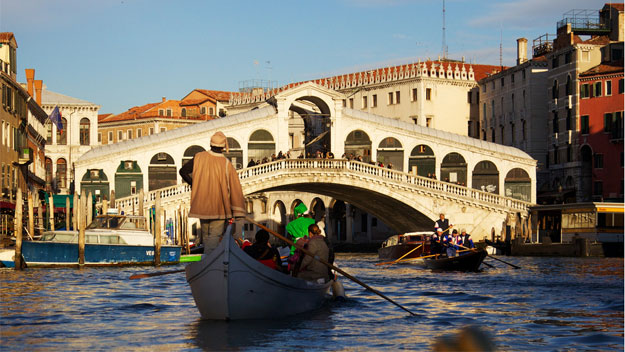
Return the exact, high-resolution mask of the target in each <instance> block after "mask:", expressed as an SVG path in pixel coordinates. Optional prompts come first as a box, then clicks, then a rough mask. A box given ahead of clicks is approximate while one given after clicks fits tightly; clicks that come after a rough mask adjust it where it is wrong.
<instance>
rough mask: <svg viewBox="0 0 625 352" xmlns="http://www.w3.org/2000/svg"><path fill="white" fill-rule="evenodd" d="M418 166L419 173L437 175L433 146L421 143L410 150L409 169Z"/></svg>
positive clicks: (420, 174) (427, 175)
mask: <svg viewBox="0 0 625 352" xmlns="http://www.w3.org/2000/svg"><path fill="white" fill-rule="evenodd" d="M414 167H416V168H417V175H418V176H423V177H431V176H432V175H434V176H436V157H435V156H434V151H433V150H432V148H430V147H429V146H427V145H425V144H420V145H418V146H416V147H414V149H412V152H410V158H408V171H409V172H412V169H413V168H414Z"/></svg>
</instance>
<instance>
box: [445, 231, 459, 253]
mask: <svg viewBox="0 0 625 352" xmlns="http://www.w3.org/2000/svg"><path fill="white" fill-rule="evenodd" d="M446 237H447V241H446V245H447V256H448V257H449V258H451V257H455V256H456V255H457V254H458V253H457V250H458V246H457V245H458V230H454V231H453V232H452V233H451V235H447V236H446Z"/></svg>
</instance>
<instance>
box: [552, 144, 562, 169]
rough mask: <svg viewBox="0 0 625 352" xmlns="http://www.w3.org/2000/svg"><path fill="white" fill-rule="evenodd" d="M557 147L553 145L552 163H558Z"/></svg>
mask: <svg viewBox="0 0 625 352" xmlns="http://www.w3.org/2000/svg"><path fill="white" fill-rule="evenodd" d="M558 153H559V152H558V147H557V146H556V145H554V146H553V163H554V165H555V164H557V163H559V162H560V161H559V160H558V159H559V158H558Z"/></svg>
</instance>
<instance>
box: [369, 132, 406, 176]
mask: <svg viewBox="0 0 625 352" xmlns="http://www.w3.org/2000/svg"><path fill="white" fill-rule="evenodd" d="M376 161H378V162H382V163H384V165H385V166H388V164H389V163H391V164H392V166H393V169H394V170H399V171H404V147H403V146H402V144H401V142H400V141H399V140H398V139H397V138H395V137H385V138H383V139H382V140H381V141H380V143H379V144H378V149H377V151H376Z"/></svg>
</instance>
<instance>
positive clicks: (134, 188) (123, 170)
mask: <svg viewBox="0 0 625 352" xmlns="http://www.w3.org/2000/svg"><path fill="white" fill-rule="evenodd" d="M142 189H143V172H142V171H141V167H139V164H138V163H137V161H136V160H122V161H121V162H120V163H119V166H118V167H117V171H116V172H115V197H118V198H122V197H126V196H129V195H133V194H137V193H139V191H141V190H142Z"/></svg>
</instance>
